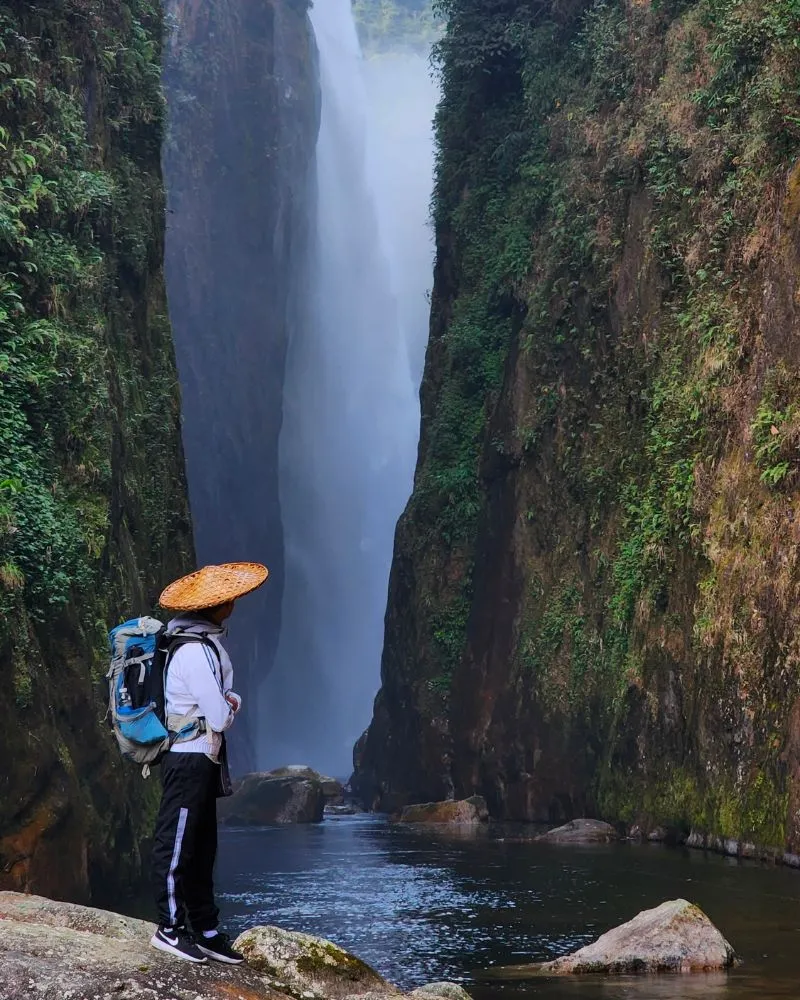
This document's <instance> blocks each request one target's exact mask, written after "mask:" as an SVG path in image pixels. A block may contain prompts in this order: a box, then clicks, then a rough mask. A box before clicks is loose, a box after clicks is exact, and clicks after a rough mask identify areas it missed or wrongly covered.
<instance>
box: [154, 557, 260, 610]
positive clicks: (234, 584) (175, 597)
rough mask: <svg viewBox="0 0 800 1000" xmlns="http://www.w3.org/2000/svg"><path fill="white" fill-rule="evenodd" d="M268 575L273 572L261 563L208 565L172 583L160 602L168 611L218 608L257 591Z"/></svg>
mask: <svg viewBox="0 0 800 1000" xmlns="http://www.w3.org/2000/svg"><path fill="white" fill-rule="evenodd" d="M268 576H269V570H268V569H267V567H266V566H262V565H261V563H251V562H233V563H222V565H221V566H204V567H203V568H202V569H198V570H197V571H196V572H195V573H190V574H189V575H188V576H182V577H181V578H180V580H176V581H175V582H174V583H171V584H170V585H169V586H168V587H167V588H166V590H165V591H164V592H163V593H162V595H161V597H160V598H159V601H158V603H159V604H160V605H161V607H162V608H166V609H167V610H168V611H203V610H204V609H206V608H216V607H219V605H220V604H227V603H228V601H235V600H236V599H237V598H239V597H244V595H245V594H249V593H250V592H251V591H253V590H257V589H258V588H259V587H260V586H261V584H262V583H263V582H264V581H265V580H266V579H267V577H268Z"/></svg>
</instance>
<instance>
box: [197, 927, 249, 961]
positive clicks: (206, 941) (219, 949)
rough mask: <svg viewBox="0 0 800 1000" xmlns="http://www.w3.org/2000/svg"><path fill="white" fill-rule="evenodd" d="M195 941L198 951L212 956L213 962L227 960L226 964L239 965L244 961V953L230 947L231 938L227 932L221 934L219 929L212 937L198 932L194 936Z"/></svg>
mask: <svg viewBox="0 0 800 1000" xmlns="http://www.w3.org/2000/svg"><path fill="white" fill-rule="evenodd" d="M195 941H196V942H197V947H198V948H199V949H200V951H202V953H203V954H204V955H208V957H209V958H213V959H214V961H215V962H227V964H228V965H241V964H242V962H243V961H244V955H242V954H241V953H240V952H238V951H234V949H233V948H232V947H231V939H230V938H229V937H228V935H227V934H223V933H222V932H220V931H217V933H216V934H215V935H214V937H204V936H203V935H202V934H198V935H197V936H196V937H195Z"/></svg>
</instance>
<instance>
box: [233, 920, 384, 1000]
mask: <svg viewBox="0 0 800 1000" xmlns="http://www.w3.org/2000/svg"><path fill="white" fill-rule="evenodd" d="M234 947H235V948H236V950H237V951H240V952H241V953H242V954H243V955H244V957H245V959H246V961H247V964H248V965H249V966H250V967H251V968H253V969H256V970H257V971H258V972H261V973H266V974H267V975H268V976H269V977H271V978H272V979H275V980H276V981H277V982H278V983H279V984H280V989H281V990H283V991H284V992H287V991H288V992H289V993H291V994H292V995H293V996H295V997H299V998H309V995H311V996H313V997H314V998H324V1000H343V998H345V997H356V996H357V997H363V996H364V995H365V994H368V993H377V994H381V995H383V996H388V995H391V996H400V991H399V990H398V989H397V988H396V987H394V986H392V984H391V983H389V982H387V981H386V980H385V979H384V978H383V976H381V975H379V974H378V973H377V972H376V971H375V970H374V969H373V968H371V967H370V966H369V965H367V963H366V962H362V961H361V959H360V958H356V956H355V955H351V954H350V953H349V952H347V951H345V950H344V949H343V948H340V947H339V946H338V945H337V944H334V943H333V942H332V941H326V940H325V939H324V938H318V937H314V936H313V935H312V934H302V933H300V932H299V931H285V930H283V929H282V928H280V927H269V926H267V927H252V928H251V929H250V930H247V931H244V932H243V933H242V934H240V935H239V937H238V938H237V939H236V942H235V944H234Z"/></svg>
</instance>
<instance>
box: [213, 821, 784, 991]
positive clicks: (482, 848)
mask: <svg viewBox="0 0 800 1000" xmlns="http://www.w3.org/2000/svg"><path fill="white" fill-rule="evenodd" d="M528 836H529V834H528ZM517 837H518V835H517ZM217 885H218V890H219V896H220V903H221V906H222V911H223V918H224V920H225V921H226V925H227V927H228V928H229V929H230V930H232V931H236V932H238V931H239V930H242V929H244V927H246V926H253V925H254V924H259V923H273V924H277V925H279V926H282V927H286V928H291V929H294V930H303V931H307V932H309V933H312V934H318V935H322V936H324V937H328V938H330V939H332V940H333V941H336V942H337V943H338V944H340V945H342V946H343V947H344V948H346V949H348V950H349V951H352V952H354V953H355V954H357V955H359V956H360V957H361V958H363V959H364V960H366V961H367V962H369V963H370V964H371V965H373V966H374V967H375V968H376V969H378V971H380V972H381V973H382V974H383V975H384V976H386V977H387V978H388V979H390V980H392V981H393V982H395V983H397V984H398V985H399V986H401V987H403V988H412V987H414V986H418V985H421V984H422V983H425V982H431V981H434V980H441V979H451V980H457V981H460V982H463V983H464V985H465V986H466V987H467V988H468V989H469V990H470V992H471V993H472V995H473V996H474V997H475V998H476V1000H490V998H492V997H498V998H499V997H502V998H503V1000H512V998H517V997H523V996H524V997H531V998H533V997H535V998H542V1000H544V998H546V1000H567V998H569V1000H598V998H602V1000H623V998H624V1000H695V998H697V1000H700V998H704V1000H774V998H779V997H780V998H787V997H795V998H796V997H798V996H800V873H798V872H795V871H792V870H788V869H782V868H773V867H765V866H761V865H758V864H755V863H749V862H745V863H740V862H736V861H733V860H730V859H724V858H720V857H717V856H715V855H706V854H704V853H701V852H696V851H688V850H680V849H674V848H664V847H659V846H655V845H631V844H620V845H610V846H607V847H605V846H604V847H591V848H566V847H562V848H554V847H545V846H543V845H539V844H533V843H530V842H520V841H519V839H515V835H514V834H513V832H511V831H505V838H504V839H501V838H500V836H499V835H498V834H488V835H484V836H478V837H477V838H476V837H468V838H466V839H464V838H458V837H444V836H437V835H425V834H420V833H417V832H414V831H410V830H405V829H403V828H398V827H396V826H391V825H389V824H388V823H386V822H385V821H382V820H380V819H378V818H375V817H337V818H330V819H327V820H326V821H325V823H323V824H321V825H319V826H304V827H285V828H266V829H250V830H225V831H224V832H223V834H222V840H221V843H220V861H219V867H218V871H217ZM677 897H683V898H686V899H689V900H691V901H692V902H695V903H697V904H698V905H700V906H701V907H702V908H703V909H704V910H705V912H706V913H707V914H708V916H709V917H710V918H711V919H712V920H713V921H714V922H715V923H716V924H717V926H718V927H719V928H720V929H721V930H722V932H723V933H724V934H725V935H726V937H727V938H728V939H729V940H730V941H731V943H732V944H733V945H734V947H735V948H736V949H737V950H738V951H739V953H740V955H741V956H742V957H743V959H744V963H743V964H742V966H741V968H739V969H737V970H736V971H734V972H732V973H730V974H727V975H700V976H691V977H680V976H679V977H672V976H660V977H638V978H625V979H617V978H608V979H603V978H594V977H592V978H583V977H582V978H580V979H568V980H552V979H551V980H543V979H533V980H532V979H522V980H520V979H517V978H506V977H505V976H504V975H503V974H502V973H500V972H499V971H498V970H499V969H501V968H502V967H504V966H512V965H517V964H519V963H525V962H535V961H542V960H545V959H549V958H554V957H556V956H557V955H561V954H564V953H566V952H569V951H572V950H573V949H575V948H576V947H579V946H581V945H583V944H586V943H588V942H589V941H591V940H593V939H594V938H595V937H597V935H599V934H600V933H602V932H604V931H606V930H608V929H609V928H611V927H613V926H615V925H616V924H619V923H622V922H623V921H625V920H628V919H630V918H631V917H632V916H634V915H635V914H636V913H637V912H638V911H639V910H642V909H644V908H647V907H650V906H655V905H657V904H658V903H660V902H663V901H664V900H666V899H674V898H677Z"/></svg>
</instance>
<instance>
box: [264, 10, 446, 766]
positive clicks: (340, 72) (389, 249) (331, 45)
mask: <svg viewBox="0 0 800 1000" xmlns="http://www.w3.org/2000/svg"><path fill="white" fill-rule="evenodd" d="M312 21H313V25H314V30H315V34H316V37H317V43H318V46H319V53H320V77H321V89H322V102H323V103H322V117H321V127H320V136H319V143H318V148H317V173H318V182H317V187H318V209H317V222H316V239H315V251H314V259H313V260H312V266H311V277H310V287H309V297H308V302H307V308H308V312H307V315H306V317H304V321H302V322H300V323H296V324H295V328H296V329H297V333H296V335H295V338H294V340H293V341H292V343H291V344H290V346H289V355H288V361H287V372H286V381H285V389H284V397H285V405H284V423H283V430H282V435H281V443H280V496H281V507H282V518H283V526H284V536H285V544H286V584H285V591H284V600H283V609H282V625H281V635H280V640H279V646H278V653H277V658H276V664H275V668H274V670H273V672H272V674H271V675H270V676H269V677H268V678H267V679H266V681H265V683H264V685H263V687H262V705H261V711H260V713H259V717H260V720H261V732H260V734H259V739H258V743H259V753H260V757H261V761H260V762H261V764H262V765H265V766H275V765H279V764H282V763H296V762H302V763H309V764H311V765H313V766H315V767H317V768H319V769H322V770H326V771H329V772H333V773H336V774H339V775H346V774H348V773H349V770H350V765H351V752H352V745H353V742H354V741H355V739H356V738H357V737H358V736H359V735H360V733H361V731H362V730H363V729H364V728H365V726H366V725H367V723H368V722H369V720H370V716H371V710H372V701H373V699H374V696H375V693H376V691H377V689H378V686H379V682H380V678H379V669H380V657H381V647H382V642H383V616H384V612H385V606H386V594H387V584H388V577H389V568H390V564H391V557H392V543H393V537H394V528H395V524H396V521H397V518H398V516H399V514H400V512H401V510H402V508H403V506H404V505H405V502H406V500H407V498H408V495H409V493H410V490H411V485H412V478H413V470H414V463H415V459H416V446H417V439H418V434H419V404H418V398H417V387H418V381H419V376H420V373H421V368H422V355H423V352H424V344H425V342H426V339H427V305H426V301H425V292H426V290H427V288H428V287H429V286H430V284H431V257H432V253H431V241H430V233H429V230H428V228H427V225H426V221H427V208H428V200H429V196H430V186H431V175H432V144H431V139H430V121H431V117H432V114H433V106H434V89H433V85H432V84H431V83H430V82H428V83H427V87H426V88H425V91H424V92H425V99H424V101H419V100H415V101H414V106H413V107H411V106H409V105H408V104H407V102H406V100H405V98H407V96H408V93H409V92H408V91H406V92H405V94H404V92H403V90H402V86H403V81H402V78H401V76H400V75H399V74H400V70H399V64H396V65H393V66H392V70H391V72H392V75H391V79H390V80H389V82H388V83H387V80H385V79H384V78H383V77H382V76H381V75H380V74H379V73H378V70H377V69H376V68H375V67H371V68H370V72H369V79H370V98H371V99H370V100H368V98H367V90H366V87H365V64H364V61H363V60H362V58H361V54H360V51H359V45H358V40H357V35H356V29H355V25H354V22H353V16H352V12H351V9H350V0H318V2H317V3H316V4H315V5H314V7H313V10H312ZM408 58H409V59H410V60H412V62H409V63H408V67H410V66H413V71H412V74H413V75H414V76H421V77H422V78H423V79H424V80H425V81H428V77H427V68H426V66H425V63H424V61H423V60H421V59H419V58H418V57H408ZM415 58H416V63H414V62H413V60H414V59H415ZM388 65H389V64H388V63H387V66H388ZM408 67H407V68H408ZM418 86H419V85H418ZM400 108H402V109H403V110H402V116H400V113H399V109H400ZM415 116H417V117H416V123H417V124H416V127H415V128H414V127H413V126H412V127H410V126H409V124H408V123H410V122H413V121H414V118H415ZM401 120H402V121H404V122H405V123H406V125H405V127H404V128H399V129H398V124H399V122H400V121H401ZM412 133H413V136H412ZM404 159H405V161H406V162H405V163H404V162H403V160H404Z"/></svg>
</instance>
